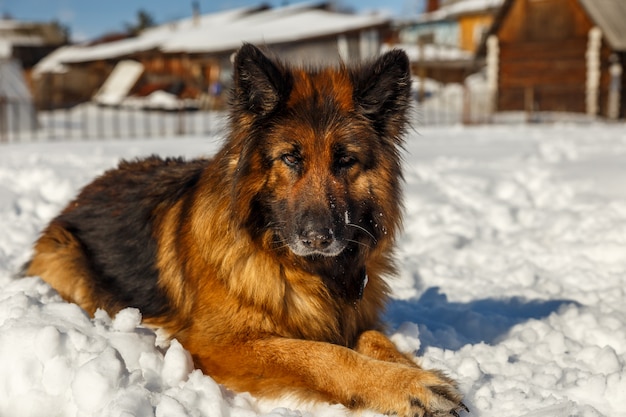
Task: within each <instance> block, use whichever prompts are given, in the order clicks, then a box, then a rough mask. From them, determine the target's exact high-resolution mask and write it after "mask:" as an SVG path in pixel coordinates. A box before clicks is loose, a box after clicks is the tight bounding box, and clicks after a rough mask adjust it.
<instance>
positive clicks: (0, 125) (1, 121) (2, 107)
mask: <svg viewBox="0 0 626 417" xmlns="http://www.w3.org/2000/svg"><path fill="white" fill-rule="evenodd" d="M6 103H7V100H6V97H4V96H0V142H8V137H6V136H5V133H6V128H7V123H6V122H7V106H6Z"/></svg>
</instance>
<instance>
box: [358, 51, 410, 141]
mask: <svg viewBox="0 0 626 417" xmlns="http://www.w3.org/2000/svg"><path fill="white" fill-rule="evenodd" d="M353 85H354V101H355V103H356V105H357V109H358V110H359V111H360V112H361V113H362V114H363V115H364V116H365V117H367V118H368V119H370V120H371V121H372V123H373V124H374V127H375V128H376V130H377V131H378V132H379V133H380V134H382V135H385V136H391V137H394V138H399V136H400V135H402V133H403V132H404V129H405V127H406V124H407V113H408V110H409V108H410V101H411V66H410V63H409V57H408V56H407V55H406V53H405V52H404V51H402V50H399V49H394V50H392V51H389V52H387V53H385V54H384V55H382V56H380V57H379V58H378V59H376V60H375V61H373V62H372V63H371V64H369V65H366V66H363V67H361V68H360V69H358V70H357V71H356V72H355V73H354V74H353Z"/></svg>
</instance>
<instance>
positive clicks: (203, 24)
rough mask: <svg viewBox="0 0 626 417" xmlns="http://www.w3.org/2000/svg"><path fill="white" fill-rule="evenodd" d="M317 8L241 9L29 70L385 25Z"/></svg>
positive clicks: (68, 52) (78, 48)
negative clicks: (139, 54)
mask: <svg viewBox="0 0 626 417" xmlns="http://www.w3.org/2000/svg"><path fill="white" fill-rule="evenodd" d="M318 7H319V4H317V3H308V2H305V3H301V4H294V5H289V6H283V7H279V8H276V9H271V8H269V9H266V8H263V7H244V8H239V9H234V10H228V11H223V12H218V13H211V14H206V15H203V16H199V17H198V19H197V21H196V20H194V19H193V18H185V19H181V20H178V21H174V22H169V23H166V24H163V25H160V26H157V27H154V28H150V29H147V30H145V31H144V32H142V33H141V34H139V35H138V36H136V37H132V38H127V39H122V40H119V41H116V42H108V43H102V44H98V45H88V44H78V45H71V46H66V47H63V48H60V49H59V50H58V51H57V52H56V53H52V54H50V55H48V56H47V57H45V58H44V59H42V60H41V61H40V62H39V63H38V64H37V65H36V66H35V67H34V75H35V76H39V75H41V74H42V73H45V72H64V71H66V67H65V65H64V64H69V63H80V62H88V61H97V60H102V59H114V58H120V57H124V56H128V55H132V54H134V53H138V52H142V51H150V50H154V49H158V50H161V51H163V52H168V53H216V52H224V51H234V50H236V49H238V48H239V47H240V46H241V44H242V43H243V42H249V43H256V44H261V45H269V44H273V43H284V42H292V41H298V40H303V39H312V38H319V37H324V36H330V35H336V34H340V33H347V32H350V31H358V30H366V29H371V28H375V27H378V26H381V25H384V24H386V23H388V22H389V17H388V16H385V15H382V14H361V15H359V14H349V13H335V12H330V11H325V10H321V9H319V8H318Z"/></svg>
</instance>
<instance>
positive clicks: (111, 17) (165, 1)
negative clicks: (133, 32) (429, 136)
mask: <svg viewBox="0 0 626 417" xmlns="http://www.w3.org/2000/svg"><path fill="white" fill-rule="evenodd" d="M301 1H302V0H290V1H289V3H299V2H301ZM263 2H265V3H267V4H270V5H272V6H280V5H282V4H285V3H286V2H285V0H266V1H264V0H199V3H200V11H201V12H202V13H209V12H213V11H219V10H227V9H231V8H235V7H241V6H249V5H258V4H261V3H263ZM336 3H338V4H339V5H341V6H346V7H351V8H353V9H355V10H357V11H360V12H365V11H369V10H384V11H387V12H389V13H391V14H393V15H397V16H399V15H403V14H407V13H411V12H415V11H418V10H420V7H421V4H423V0H339V1H338V2H336ZM191 4H192V1H191V0H187V1H185V0H183V1H180V0H126V1H125V0H0V13H1V14H2V15H6V14H8V15H10V16H11V17H12V18H14V19H18V20H29V21H50V20H57V21H59V22H61V23H63V24H65V25H66V26H68V27H69V28H70V33H71V35H72V38H73V39H74V40H85V39H91V38H94V37H96V36H98V35H102V34H103V33H106V32H113V31H121V30H123V29H124V28H125V23H132V22H134V21H135V18H136V15H137V11H138V10H139V9H143V10H146V11H147V12H148V13H150V15H151V16H152V17H153V18H154V19H155V20H156V21H157V23H163V22H167V21H170V20H175V19H180V18H183V17H187V16H190V15H191Z"/></svg>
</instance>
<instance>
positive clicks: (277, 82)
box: [234, 43, 292, 116]
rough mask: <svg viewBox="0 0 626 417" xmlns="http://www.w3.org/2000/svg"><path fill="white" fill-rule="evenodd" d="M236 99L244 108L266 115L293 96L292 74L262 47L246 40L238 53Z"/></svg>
mask: <svg viewBox="0 0 626 417" xmlns="http://www.w3.org/2000/svg"><path fill="white" fill-rule="evenodd" d="M234 81H235V90H234V101H235V104H236V105H237V106H238V107H239V108H240V109H242V110H246V111H249V112H251V113H254V114H256V115H259V116H266V115H268V114H270V113H272V112H273V111H274V110H276V109H277V108H278V107H279V106H280V104H281V103H283V102H284V101H285V100H286V99H287V97H288V96H289V91H290V90H291V85H292V79H291V74H289V72H288V71H287V70H285V69H284V68H283V67H282V66H281V65H280V64H279V63H277V62H274V61H272V60H271V59H269V58H268V57H267V56H265V54H263V52H261V50H260V49H259V48H257V47H256V46H254V45H251V44H249V43H245V44H244V45H243V46H242V47H241V48H240V49H239V51H238V52H237V55H236V56H235V65H234Z"/></svg>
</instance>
